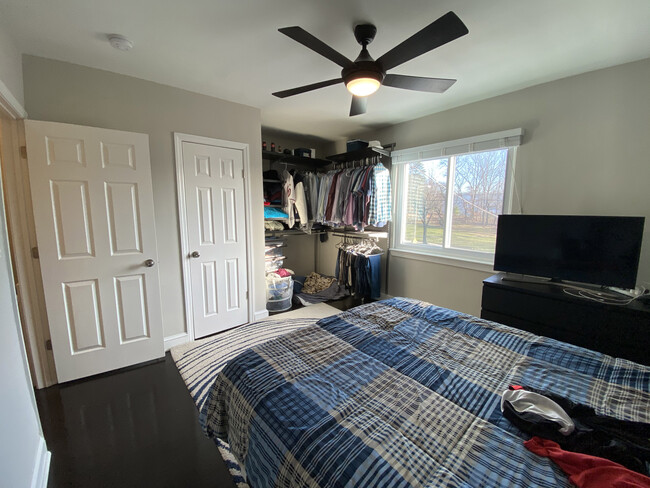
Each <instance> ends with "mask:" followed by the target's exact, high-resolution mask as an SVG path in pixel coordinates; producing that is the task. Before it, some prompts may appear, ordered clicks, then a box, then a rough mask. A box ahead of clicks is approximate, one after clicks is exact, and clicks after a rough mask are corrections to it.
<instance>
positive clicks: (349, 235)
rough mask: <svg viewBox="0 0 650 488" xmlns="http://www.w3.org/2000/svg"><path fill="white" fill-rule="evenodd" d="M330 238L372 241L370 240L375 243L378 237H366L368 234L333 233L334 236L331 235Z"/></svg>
mask: <svg viewBox="0 0 650 488" xmlns="http://www.w3.org/2000/svg"><path fill="white" fill-rule="evenodd" d="M332 236H334V237H347V238H350V239H372V240H374V241H376V242H379V237H377V236H371V235H368V234H341V233H338V234H336V233H335V234H332Z"/></svg>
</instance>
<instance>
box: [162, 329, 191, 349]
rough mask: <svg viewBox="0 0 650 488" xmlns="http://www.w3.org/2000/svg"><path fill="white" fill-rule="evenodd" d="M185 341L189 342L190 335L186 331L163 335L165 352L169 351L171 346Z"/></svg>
mask: <svg viewBox="0 0 650 488" xmlns="http://www.w3.org/2000/svg"><path fill="white" fill-rule="evenodd" d="M186 342H190V335H189V334H188V333H187V332H181V333H180V334H176V335H173V336H169V337H165V352H167V351H169V350H170V349H171V348H172V347H175V346H180V345H181V344H185V343H186Z"/></svg>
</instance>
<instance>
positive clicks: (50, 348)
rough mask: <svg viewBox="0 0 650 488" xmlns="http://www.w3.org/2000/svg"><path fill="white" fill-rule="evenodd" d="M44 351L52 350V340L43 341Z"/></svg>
mask: <svg viewBox="0 0 650 488" xmlns="http://www.w3.org/2000/svg"><path fill="white" fill-rule="evenodd" d="M45 349H47V350H48V351H51V350H52V339H48V340H46V341H45Z"/></svg>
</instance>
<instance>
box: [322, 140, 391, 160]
mask: <svg viewBox="0 0 650 488" xmlns="http://www.w3.org/2000/svg"><path fill="white" fill-rule="evenodd" d="M394 147H395V144H387V145H385V146H383V147H364V148H363V149H359V150H358V151H350V152H344V153H341V154H334V155H332V156H327V159H329V160H330V161H332V162H334V163H345V162H346V161H359V160H361V159H366V158H374V157H376V156H378V155H379V156H390V152H391V150H392V149H393V148H394Z"/></svg>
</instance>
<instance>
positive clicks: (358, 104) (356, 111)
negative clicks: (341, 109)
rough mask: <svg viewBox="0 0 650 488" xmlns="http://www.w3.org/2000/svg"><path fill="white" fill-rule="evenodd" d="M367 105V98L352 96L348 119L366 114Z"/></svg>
mask: <svg viewBox="0 0 650 488" xmlns="http://www.w3.org/2000/svg"><path fill="white" fill-rule="evenodd" d="M367 105H368V97H357V96H356V95H352V105H351V106H350V117H354V116H355V115H361V114H365V113H366V106H367Z"/></svg>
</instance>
